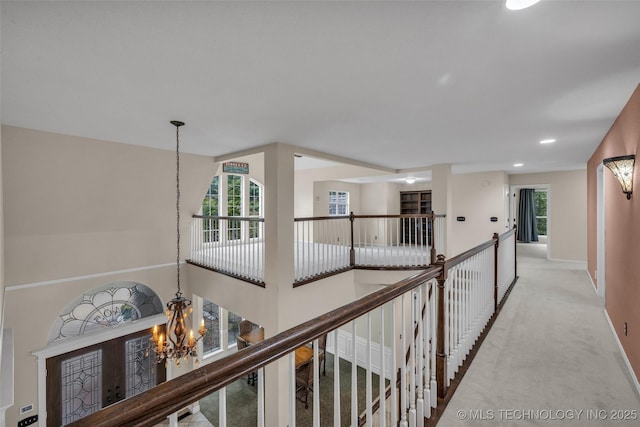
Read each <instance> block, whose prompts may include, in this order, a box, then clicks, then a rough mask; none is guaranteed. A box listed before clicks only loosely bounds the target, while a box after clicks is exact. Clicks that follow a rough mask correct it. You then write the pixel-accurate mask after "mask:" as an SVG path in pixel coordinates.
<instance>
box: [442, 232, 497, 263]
mask: <svg viewBox="0 0 640 427" xmlns="http://www.w3.org/2000/svg"><path fill="white" fill-rule="evenodd" d="M493 245H495V241H494V240H493V239H491V240H487V241H486V242H484V243H481V244H479V245H478V246H476V247H475V248H471V249H469V250H468V251H465V252H462V253H461V254H459V255H456V256H454V257H451V258H449V259H447V261H446V263H447V269H449V268H451V267H455V266H456V265H458V264H460V263H461V262H463V261H465V260H466V259H469V258H471V257H472V256H474V255H476V254H479V253H480V252H482V251H483V250H485V249H487V248H490V247H491V246H493Z"/></svg>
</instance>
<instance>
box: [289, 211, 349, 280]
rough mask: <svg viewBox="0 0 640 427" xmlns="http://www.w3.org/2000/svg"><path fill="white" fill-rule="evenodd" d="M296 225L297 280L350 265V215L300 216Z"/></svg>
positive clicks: (295, 254) (295, 267)
mask: <svg viewBox="0 0 640 427" xmlns="http://www.w3.org/2000/svg"><path fill="white" fill-rule="evenodd" d="M294 227H295V228H294V249H293V251H294V253H293V265H294V279H295V282H300V281H303V280H307V279H310V278H312V277H317V276H321V275H326V274H331V273H335V272H340V271H345V270H347V269H349V268H350V255H349V253H350V250H351V223H350V220H349V217H348V216H334V217H317V218H300V219H298V218H296V219H295V221H294Z"/></svg>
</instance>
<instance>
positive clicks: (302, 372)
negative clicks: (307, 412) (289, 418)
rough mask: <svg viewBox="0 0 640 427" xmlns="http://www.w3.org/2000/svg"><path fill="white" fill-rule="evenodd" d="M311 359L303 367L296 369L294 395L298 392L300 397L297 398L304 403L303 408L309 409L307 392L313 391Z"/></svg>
mask: <svg viewBox="0 0 640 427" xmlns="http://www.w3.org/2000/svg"><path fill="white" fill-rule="evenodd" d="M312 367H313V358H311V359H310V360H309V361H308V362H306V363H305V364H304V365H301V366H298V367H297V368H296V394H297V393H298V392H300V394H301V395H303V396H304V399H303V397H302V396H299V397H297V399H298V400H299V401H300V402H304V408H305V409H307V408H309V391H313V369H312Z"/></svg>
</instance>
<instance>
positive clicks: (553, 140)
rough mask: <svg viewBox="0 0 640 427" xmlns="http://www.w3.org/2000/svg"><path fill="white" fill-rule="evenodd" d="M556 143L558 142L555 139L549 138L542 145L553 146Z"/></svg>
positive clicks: (542, 141)
mask: <svg viewBox="0 0 640 427" xmlns="http://www.w3.org/2000/svg"><path fill="white" fill-rule="evenodd" d="M554 142H556V140H555V139H554V138H549V139H543V140H541V141H540V144H553V143H554Z"/></svg>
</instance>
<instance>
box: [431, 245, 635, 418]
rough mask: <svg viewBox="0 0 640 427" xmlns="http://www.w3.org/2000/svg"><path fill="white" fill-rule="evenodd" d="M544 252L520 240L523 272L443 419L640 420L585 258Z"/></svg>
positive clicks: (519, 246)
mask: <svg viewBox="0 0 640 427" xmlns="http://www.w3.org/2000/svg"><path fill="white" fill-rule="evenodd" d="M545 254H546V247H545V245H539V244H518V275H519V276H520V279H519V280H518V282H517V283H516V285H515V287H514V288H513V291H512V292H511V295H510V296H509V299H508V300H507V302H506V303H505V305H504V307H503V309H502V312H501V314H500V316H499V317H498V318H497V320H496V322H495V324H494V326H493V329H492V330H491V331H490V332H489V334H488V335H487V338H486V339H485V341H484V343H483V345H482V347H481V348H480V350H479V351H478V354H477V355H476V358H475V360H474V361H473V363H472V364H471V366H470V368H469V370H468V371H467V374H466V376H465V377H464V379H463V380H462V382H461V384H460V386H459V387H458V390H457V392H456V393H455V395H454V396H453V398H452V399H451V402H450V403H449V406H448V407H447V409H446V411H445V412H444V414H443V415H442V417H441V419H440V421H439V423H438V425H440V426H446V427H449V426H520V425H522V426H525V425H526V426H562V427H565V426H576V427H580V426H598V427H600V426H638V425H640V396H639V395H638V392H637V390H636V388H635V386H634V384H633V380H632V378H631V376H630V374H629V371H628V369H627V366H626V365H625V362H624V359H623V356H622V354H621V353H620V350H619V348H618V346H617V344H616V340H615V338H614V336H613V334H612V331H611V328H610V326H609V323H608V321H607V318H606V316H605V314H604V309H603V300H602V299H600V298H598V297H597V296H596V294H595V291H594V288H593V285H592V284H591V281H590V280H589V277H588V275H587V272H586V266H585V264H584V263H572V262H553V261H548V260H546V256H545ZM616 418H617V419H616ZM620 418H622V419H620Z"/></svg>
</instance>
